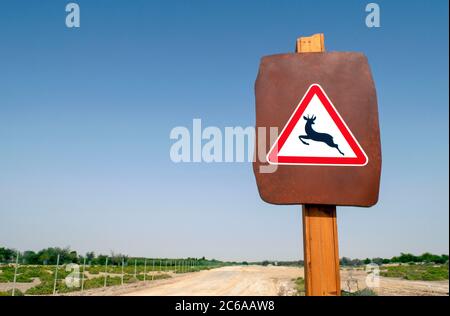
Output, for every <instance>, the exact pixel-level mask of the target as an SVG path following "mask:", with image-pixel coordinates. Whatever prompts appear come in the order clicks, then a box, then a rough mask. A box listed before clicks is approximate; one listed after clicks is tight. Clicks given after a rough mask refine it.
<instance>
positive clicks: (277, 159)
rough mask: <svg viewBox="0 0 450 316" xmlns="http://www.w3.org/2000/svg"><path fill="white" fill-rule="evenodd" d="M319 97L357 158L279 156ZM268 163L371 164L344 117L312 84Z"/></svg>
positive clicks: (273, 147) (319, 89)
mask: <svg viewBox="0 0 450 316" xmlns="http://www.w3.org/2000/svg"><path fill="white" fill-rule="evenodd" d="M315 95H317V97H318V98H319V100H320V101H321V102H322V104H323V106H324V107H325V109H326V110H327V112H328V114H329V115H330V116H331V118H332V119H333V121H334V123H335V124H336V126H337V127H338V129H339V130H340V132H341V133H342V135H343V136H344V138H345V140H346V141H347V142H348V144H349V145H350V147H351V148H352V150H353V152H354V153H355V155H356V157H298V156H278V152H279V151H280V150H281V148H282V147H283V145H284V143H285V142H286V140H287V138H288V137H289V135H290V134H291V132H292V130H293V129H294V127H295V125H296V124H297V122H298V121H299V119H300V118H301V117H302V115H303V113H304V112H305V110H306V108H307V107H308V105H309V103H310V101H311V99H312V98H313V97H314V96H315ZM267 161H268V162H269V163H270V164H276V165H283V164H286V165H333V166H365V165H366V164H367V163H368V162H369V158H368V157H367V155H366V153H365V152H364V151H363V149H362V148H361V146H360V145H359V143H358V141H357V140H356V138H355V137H354V136H353V134H352V132H351V131H350V129H349V128H348V127H347V125H346V124H345V122H344V120H343V119H342V117H341V116H340V115H339V113H338V112H337V110H336V108H335V107H334V106H333V104H332V103H331V101H330V99H329V98H328V96H327V95H326V94H325V91H324V90H323V89H322V87H321V86H320V85H319V84H316V83H315V84H312V85H311V86H310V87H309V88H308V90H307V91H306V93H305V96H304V97H303V99H302V100H301V101H300V103H299V105H298V106H297V108H296V109H295V111H294V113H293V114H292V116H291V117H290V118H289V120H288V123H287V124H286V126H285V127H284V129H283V130H282V132H281V134H280V136H278V139H277V140H276V141H275V143H274V144H273V146H272V148H271V149H270V151H269V153H268V154H267Z"/></svg>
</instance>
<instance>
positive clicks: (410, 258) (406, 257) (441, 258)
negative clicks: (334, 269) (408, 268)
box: [340, 252, 448, 266]
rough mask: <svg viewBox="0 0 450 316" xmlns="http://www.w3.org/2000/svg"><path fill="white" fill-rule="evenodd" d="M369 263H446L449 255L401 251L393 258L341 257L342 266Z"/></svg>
mask: <svg viewBox="0 0 450 316" xmlns="http://www.w3.org/2000/svg"><path fill="white" fill-rule="evenodd" d="M369 263H375V264H378V265H382V264H389V263H435V264H445V263H448V255H445V254H442V255H435V254H432V253H429V252H425V253H423V254H421V255H419V256H415V255H413V254H411V253H400V256H394V257H392V258H390V259H389V258H379V257H376V258H366V259H362V260H361V259H351V258H348V257H343V258H341V259H340V264H341V266H361V265H366V264H369Z"/></svg>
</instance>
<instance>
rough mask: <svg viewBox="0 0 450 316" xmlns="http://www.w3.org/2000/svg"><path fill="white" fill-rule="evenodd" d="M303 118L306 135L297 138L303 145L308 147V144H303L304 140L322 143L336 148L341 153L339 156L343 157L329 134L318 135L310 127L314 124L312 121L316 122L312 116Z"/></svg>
mask: <svg viewBox="0 0 450 316" xmlns="http://www.w3.org/2000/svg"><path fill="white" fill-rule="evenodd" d="M303 118H304V119H305V120H306V125H305V132H306V135H300V136H299V137H298V138H299V139H300V141H301V142H302V143H303V144H305V145H309V143H307V142H305V141H304V139H310V140H314V141H316V142H322V143H325V144H327V145H328V146H330V147H333V148H336V149H337V150H338V151H339V152H340V153H341V155H342V156H344V153H343V152H342V151H341V150H340V149H339V147H338V145H337V144H335V143H334V141H333V136H331V135H329V134H325V133H318V132H316V131H315V130H314V129H313V128H312V125H313V124H314V121H315V120H316V117H315V116H314V114H313V115H312V116H311V117H309V116H303Z"/></svg>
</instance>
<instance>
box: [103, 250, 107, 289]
mask: <svg viewBox="0 0 450 316" xmlns="http://www.w3.org/2000/svg"><path fill="white" fill-rule="evenodd" d="M107 276H108V257H106V261H105V282H104V283H103V287H106V279H107Z"/></svg>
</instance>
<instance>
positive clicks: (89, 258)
mask: <svg viewBox="0 0 450 316" xmlns="http://www.w3.org/2000/svg"><path fill="white" fill-rule="evenodd" d="M17 254H18V251H17V250H15V249H11V248H6V247H0V263H13V262H15V261H16V257H17ZM58 255H59V264H68V263H77V264H82V263H84V262H85V259H86V264H89V265H104V264H105V263H106V260H108V265H121V264H122V262H123V263H124V264H125V265H129V264H133V265H134V264H135V262H136V264H137V265H144V263H145V260H146V259H145V258H142V257H129V256H128V255H124V254H121V253H114V252H111V253H110V254H109V255H105V254H99V255H96V254H95V253H94V252H93V251H90V252H87V253H86V254H84V255H80V254H78V253H77V251H75V250H71V249H70V248H69V247H66V248H59V247H49V248H45V249H41V250H39V251H37V252H35V251H32V250H27V251H23V252H19V263H20V264H29V265H55V264H56V262H57V260H58ZM154 259H155V260H158V262H159V261H163V262H164V264H166V262H165V261H170V262H173V264H175V260H189V261H195V262H196V265H197V266H198V265H205V266H206V265H208V266H212V265H218V264H221V262H220V261H218V260H215V259H212V260H208V259H206V258H205V257H202V258H182V259H161V258H154ZM147 260H152V259H151V258H147Z"/></svg>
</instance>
